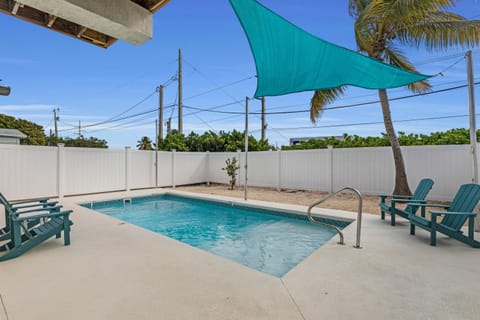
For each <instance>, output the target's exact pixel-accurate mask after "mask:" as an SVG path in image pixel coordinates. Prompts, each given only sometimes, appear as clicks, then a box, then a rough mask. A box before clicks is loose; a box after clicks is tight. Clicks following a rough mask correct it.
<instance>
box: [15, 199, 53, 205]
mask: <svg viewBox="0 0 480 320" xmlns="http://www.w3.org/2000/svg"><path fill="white" fill-rule="evenodd" d="M47 201H48V198H38V199H30V200H19V201H9V203H10V204H11V205H16V204H22V203H32V202H47Z"/></svg>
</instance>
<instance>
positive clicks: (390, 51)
mask: <svg viewBox="0 0 480 320" xmlns="http://www.w3.org/2000/svg"><path fill="white" fill-rule="evenodd" d="M384 61H385V62H386V63H388V64H391V65H393V66H396V67H398V68H401V69H404V70H408V71H411V72H416V73H419V72H418V70H417V69H416V68H415V67H414V66H413V64H412V63H411V62H410V61H409V60H408V58H407V57H406V56H404V54H403V52H402V51H401V50H399V49H398V48H396V47H395V46H393V45H392V44H389V45H388V46H387V47H386V48H385V53H384ZM407 87H408V89H410V90H411V91H413V92H415V93H424V92H427V91H429V90H430V89H431V87H432V86H431V85H430V83H429V82H428V80H422V81H419V82H415V83H412V84H409V85H408V86H407Z"/></svg>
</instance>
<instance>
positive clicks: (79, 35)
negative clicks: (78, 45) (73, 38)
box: [77, 27, 87, 38]
mask: <svg viewBox="0 0 480 320" xmlns="http://www.w3.org/2000/svg"><path fill="white" fill-rule="evenodd" d="M85 31H87V27H81V28H80V31H79V32H78V33H77V38H80V37H81V36H82V35H83V34H84V33H85Z"/></svg>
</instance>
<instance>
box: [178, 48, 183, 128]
mask: <svg viewBox="0 0 480 320" xmlns="http://www.w3.org/2000/svg"><path fill="white" fill-rule="evenodd" d="M182 96H183V95H182V49H178V133H179V134H182V133H183V110H182Z"/></svg>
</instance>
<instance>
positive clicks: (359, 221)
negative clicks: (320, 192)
mask: <svg viewBox="0 0 480 320" xmlns="http://www.w3.org/2000/svg"><path fill="white" fill-rule="evenodd" d="M345 190H349V191H352V192H353V193H355V194H356V195H357V197H358V213H357V235H356V243H355V245H354V246H353V247H354V248H357V249H361V248H362V247H361V246H360V232H361V228H362V207H363V200H362V194H361V193H360V191H358V190H357V189H355V188H351V187H346V188H343V189H340V190H338V191H336V192H334V193H331V194H329V195H328V196H326V197H324V198H322V199H320V200H318V201H317V202H314V203H312V204H311V205H310V206H309V207H308V211H307V217H308V220H310V222H312V223H314V224H318V225H321V226H324V227H327V228H330V229H333V230H335V231H337V233H338V235H339V236H340V241H339V242H338V244H342V245H344V244H345V242H344V241H343V233H342V231H341V230H340V229H339V228H338V227H336V226H334V225H331V224H328V223H323V222H320V221H317V220H315V219H313V217H312V209H313V207H316V206H318V205H319V204H320V203H322V202H324V201H326V200H328V199H330V198H331V197H333V196H335V195H336V194H338V193H340V192H342V191H345Z"/></svg>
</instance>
